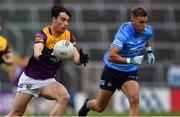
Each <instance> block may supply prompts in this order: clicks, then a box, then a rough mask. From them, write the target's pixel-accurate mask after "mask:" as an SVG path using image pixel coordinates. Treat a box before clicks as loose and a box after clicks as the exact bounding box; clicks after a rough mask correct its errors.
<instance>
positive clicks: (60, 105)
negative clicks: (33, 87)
mask: <svg viewBox="0 0 180 117" xmlns="http://www.w3.org/2000/svg"><path fill="white" fill-rule="evenodd" d="M40 95H41V96H43V97H45V98H46V99H52V100H56V104H55V106H54V107H53V109H52V110H51V112H50V114H49V115H50V116H62V115H63V113H64V110H65V107H66V105H67V103H68V100H69V94H68V92H67V90H66V88H65V87H64V86H63V85H62V84H60V83H58V82H53V83H51V84H50V85H47V86H45V87H43V88H42V90H41V93H40Z"/></svg>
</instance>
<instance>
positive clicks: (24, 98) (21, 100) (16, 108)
mask: <svg viewBox="0 0 180 117" xmlns="http://www.w3.org/2000/svg"><path fill="white" fill-rule="evenodd" d="M32 97H33V96H32V95H30V94H27V93H23V92H17V93H16V96H15V99H14V104H13V107H12V109H11V111H10V112H9V113H8V114H7V115H6V116H22V115H23V114H24V112H25V110H26V107H27V104H28V103H29V101H30V100H31V99H32Z"/></svg>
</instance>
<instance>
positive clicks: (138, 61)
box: [130, 55, 144, 64]
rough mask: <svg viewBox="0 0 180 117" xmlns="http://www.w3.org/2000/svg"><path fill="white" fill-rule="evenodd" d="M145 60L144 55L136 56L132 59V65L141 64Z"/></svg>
mask: <svg viewBox="0 0 180 117" xmlns="http://www.w3.org/2000/svg"><path fill="white" fill-rule="evenodd" d="M143 59H144V56H143V55H140V56H135V57H134V58H131V59H130V63H132V64H141V63H142V61H143Z"/></svg>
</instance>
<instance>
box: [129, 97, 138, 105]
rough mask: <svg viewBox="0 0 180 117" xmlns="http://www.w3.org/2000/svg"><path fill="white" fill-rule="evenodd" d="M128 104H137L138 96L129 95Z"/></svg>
mask: <svg viewBox="0 0 180 117" xmlns="http://www.w3.org/2000/svg"><path fill="white" fill-rule="evenodd" d="M129 103H130V105H137V104H139V96H131V97H129Z"/></svg>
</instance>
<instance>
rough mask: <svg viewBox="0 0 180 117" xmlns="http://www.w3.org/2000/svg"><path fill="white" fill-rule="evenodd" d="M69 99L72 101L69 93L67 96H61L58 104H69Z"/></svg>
mask: <svg viewBox="0 0 180 117" xmlns="http://www.w3.org/2000/svg"><path fill="white" fill-rule="evenodd" d="M69 99H70V95H69V94H68V93H66V94H64V95H62V96H59V98H58V100H57V101H58V102H60V103H61V104H62V103H63V104H67V103H68V101H69Z"/></svg>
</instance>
